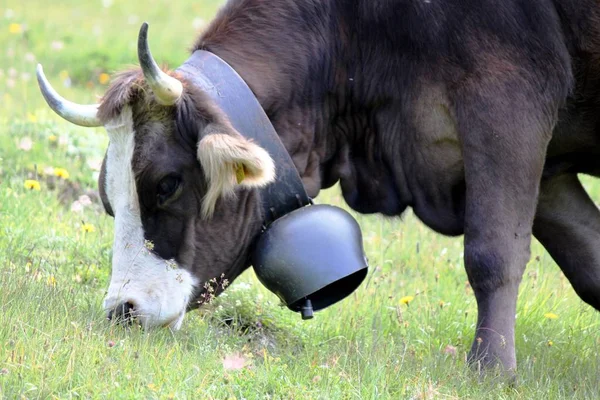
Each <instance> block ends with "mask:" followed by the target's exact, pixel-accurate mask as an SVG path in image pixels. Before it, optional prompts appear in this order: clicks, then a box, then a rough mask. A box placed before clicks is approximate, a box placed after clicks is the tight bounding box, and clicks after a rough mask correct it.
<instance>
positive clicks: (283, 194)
mask: <svg viewBox="0 0 600 400" xmlns="http://www.w3.org/2000/svg"><path fill="white" fill-rule="evenodd" d="M177 72H182V73H183V74H184V75H185V76H186V78H187V79H188V80H189V81H190V82H191V83H193V84H194V85H196V86H198V87H199V88H201V89H202V90H203V91H204V92H206V93H207V94H208V95H209V96H210V97H211V98H212V99H213V100H214V101H215V102H216V103H217V105H218V106H219V107H220V108H221V110H223V112H225V114H226V115H227V116H228V117H229V120H230V122H231V124H232V125H233V127H234V128H235V129H237V131H238V132H240V134H242V135H243V136H244V137H246V138H249V139H252V140H253V141H254V142H255V143H256V144H258V145H259V146H261V147H262V148H263V149H265V150H266V151H268V152H269V154H270V155H271V157H272V158H273V161H274V162H275V168H276V179H275V181H274V182H272V183H271V184H269V185H268V186H266V187H265V188H263V189H262V199H263V210H264V219H265V220H264V225H265V226H268V225H269V224H271V223H272V222H273V221H275V220H276V219H277V218H280V217H282V216H284V215H285V214H287V213H289V212H291V211H294V210H295V209H297V208H301V207H304V206H305V205H307V204H310V203H311V202H312V201H311V199H310V198H309V197H308V195H307V194H306V190H305V189H304V185H303V184H302V180H301V179H300V175H299V174H298V171H297V170H296V166H295V165H294V163H293V162H292V158H291V157H290V155H289V153H288V152H287V150H286V149H285V147H284V146H283V143H281V140H280V139H279V136H278V135H277V132H276V131H275V128H273V125H272V124H271V121H269V118H268V117H267V114H265V111H264V110H263V108H262V107H261V105H260V103H259V102H258V100H257V99H256V97H255V96H254V93H252V91H251V89H250V88H249V87H248V85H246V82H244V80H243V79H242V78H241V77H240V76H239V75H238V74H237V72H236V71H235V70H234V69H233V68H232V67H231V66H230V65H229V64H227V63H226V62H225V61H223V60H222V59H221V58H219V57H218V56H216V55H215V54H213V53H210V52H208V51H205V50H196V51H195V52H194V53H193V54H192V55H191V56H190V58H188V59H187V60H186V62H185V63H184V64H183V65H182V66H180V67H179V68H177Z"/></svg>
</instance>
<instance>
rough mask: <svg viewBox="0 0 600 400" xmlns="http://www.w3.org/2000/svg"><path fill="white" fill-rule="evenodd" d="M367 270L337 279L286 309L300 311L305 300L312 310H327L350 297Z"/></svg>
mask: <svg viewBox="0 0 600 400" xmlns="http://www.w3.org/2000/svg"><path fill="white" fill-rule="evenodd" d="M367 271H368V268H363V269H361V270H359V271H356V272H354V273H352V274H350V275H348V276H346V277H344V278H342V279H339V280H337V281H335V282H333V283H330V284H329V285H327V286H325V287H323V288H321V289H319V290H317V291H316V292H314V293H311V294H309V295H307V296H306V297H303V298H302V299H300V300H298V301H295V302H293V303H292V304H290V305H289V306H288V307H289V309H290V310H292V311H298V312H301V311H302V307H303V306H304V305H305V304H306V301H307V299H308V300H310V302H311V303H312V310H313V311H318V310H322V309H324V308H327V307H329V306H331V305H333V304H335V303H337V302H338V301H340V300H343V299H344V298H345V297H347V296H348V295H350V294H351V293H352V292H354V291H355V290H356V288H358V286H359V285H360V284H361V282H362V281H363V280H364V279H365V277H366V276H367Z"/></svg>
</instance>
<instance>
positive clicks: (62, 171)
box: [54, 168, 69, 179]
mask: <svg viewBox="0 0 600 400" xmlns="http://www.w3.org/2000/svg"><path fill="white" fill-rule="evenodd" d="M54 175H56V176H58V177H59V178H63V179H69V172H68V171H67V170H66V169H64V168H54Z"/></svg>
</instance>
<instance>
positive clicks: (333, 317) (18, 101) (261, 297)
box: [0, 0, 600, 399]
mask: <svg viewBox="0 0 600 400" xmlns="http://www.w3.org/2000/svg"><path fill="white" fill-rule="evenodd" d="M150 4H151V5H150ZM220 4H221V3H220V2H219V1H216V0H204V1H198V2H191V1H190V2H173V1H166V0H156V1H154V2H151V3H150V2H143V1H141V0H130V1H120V0H94V1H85V2H82V1H76V0H56V1H53V2H51V3H50V2H47V1H43V0H27V1H17V0H4V1H3V2H2V5H1V6H0V399H72V398H77V399H79V398H83V399H459V398H460V399H559V398H569V399H571V398H577V399H587V398H597V397H598V393H599V384H600V362H599V359H598V350H599V347H600V340H599V336H598V329H599V325H600V314H598V313H597V312H596V311H594V310H593V309H592V308H591V307H590V306H588V305H586V304H584V303H583V302H582V301H581V300H580V299H579V298H578V297H577V295H576V294H575V293H574V291H573V289H572V288H571V286H570V285H569V283H568V281H567V280H566V279H565V277H564V276H563V275H562V273H561V272H560V269H559V268H558V267H557V266H556V264H555V263H554V262H553V260H552V259H551V257H550V256H549V255H548V254H547V253H546V252H545V251H544V249H543V248H542V247H541V246H540V245H539V243H537V242H536V241H534V242H533V243H532V256H531V260H530V262H529V264H528V266H527V269H526V272H525V275H524V278H523V283H522V285H521V289H520V297H519V302H518V309H517V333H516V347H517V362H518V365H519V369H518V376H519V380H518V384H517V385H515V386H509V385H506V384H504V383H503V381H502V380H501V379H498V378H497V377H495V376H494V375H493V374H491V375H490V376H488V377H486V378H481V379H480V378H478V377H477V375H476V374H474V373H473V371H472V370H471V369H469V368H468V367H467V366H466V364H465V357H466V353H467V351H468V350H469V347H470V344H471V340H472V338H473V332H474V325H475V321H476V304H475V299H474V297H473V294H472V291H471V289H470V287H469V285H468V282H467V277H466V273H465V271H464V268H463V260H462V238H461V237H458V238H448V237H443V236H441V235H438V234H435V233H433V232H432V231H431V230H429V229H428V228H427V227H425V226H424V225H423V224H422V223H420V222H419V221H418V220H417V219H416V218H415V217H414V216H413V215H412V214H411V212H410V211H409V212H407V213H406V215H404V216H403V217H402V218H396V219H389V218H384V217H381V216H361V215H358V214H356V213H352V214H353V215H354V216H355V217H356V219H357V220H358V221H359V223H360V225H361V227H362V231H363V239H364V245H365V249H366V251H367V255H368V258H369V263H370V269H369V274H368V276H367V278H366V279H365V281H364V282H363V284H362V285H361V286H360V287H359V289H358V290H356V291H355V292H354V293H353V294H352V295H350V296H349V297H348V298H346V299H345V300H344V301H342V302H340V303H338V304H336V305H334V306H332V307H330V308H328V309H326V310H323V311H319V312H317V313H316V314H315V318H314V319H312V320H308V321H303V320H301V318H300V316H299V315H298V314H295V313H292V312H290V311H289V310H287V308H285V307H282V306H281V305H280V304H279V301H278V299H277V298H276V296H275V295H274V294H272V293H271V292H269V291H268V290H267V289H266V288H264V287H263V286H262V285H261V284H260V283H259V281H258V280H257V278H256V277H255V275H254V272H253V271H252V269H249V270H247V271H246V272H245V273H244V274H243V275H242V276H241V277H239V278H238V279H237V280H236V281H235V282H233V284H232V285H231V286H230V287H229V288H228V289H227V291H226V292H225V293H224V294H223V295H222V296H220V297H218V298H217V299H215V300H214V301H213V302H212V303H211V304H210V305H207V306H206V307H204V308H202V309H201V310H198V311H193V312H191V313H188V315H187V317H186V320H185V321H184V324H183V328H182V329H181V330H180V331H177V332H171V331H169V330H166V329H163V330H153V331H143V330H141V329H139V328H137V327H135V326H133V327H131V328H130V329H124V328H122V327H119V326H116V325H112V324H110V323H109V322H108V321H106V319H105V316H104V313H103V311H102V299H103V296H104V293H105V290H106V288H107V285H108V281H109V276H110V254H111V246H112V232H113V225H112V219H111V218H110V217H109V216H107V215H105V214H104V211H103V209H102V207H101V205H100V202H99V199H98V195H97V182H96V179H97V176H98V170H99V167H100V163H101V160H102V157H103V155H104V151H105V149H106V145H107V141H108V140H107V137H106V134H105V133H104V131H103V130H102V129H101V128H98V129H96V128H94V129H89V128H88V129H86V128H80V127H76V126H73V125H71V124H69V123H67V122H66V121H64V120H62V119H60V117H58V116H56V115H55V114H54V113H53V112H52V111H51V110H50V109H49V108H48V107H47V105H46V104H45V102H44V100H43V98H42V97H41V94H40V93H39V90H38V87H37V82H36V79H35V66H36V64H37V63H38V62H39V63H42V65H43V66H44V71H45V73H46V76H47V77H48V79H49V80H50V81H51V83H52V84H53V85H54V87H55V88H56V89H57V90H58V91H59V92H60V93H61V94H62V95H63V96H65V97H66V98H68V99H71V100H73V101H76V102H78V103H92V102H96V101H97V100H98V98H99V96H101V95H102V94H103V92H104V90H105V89H106V88H107V85H108V84H109V82H110V78H111V76H112V75H113V74H114V73H115V72H116V71H118V70H120V69H121V68H123V67H126V66H129V65H132V64H135V63H137V56H136V52H135V45H136V38H137V33H138V30H139V27H140V25H141V23H142V22H143V21H147V22H148V23H149V24H150V27H151V31H150V32H151V33H150V45H151V48H152V52H153V54H154V56H155V58H156V59H157V60H159V62H164V63H167V64H168V65H170V66H171V67H176V66H178V65H179V64H180V63H182V62H183V61H184V60H185V59H186V58H187V56H188V52H187V49H188V47H189V46H191V45H192V43H193V41H194V37H195V35H196V34H197V33H198V32H200V31H201V30H202V29H203V27H204V26H206V23H207V21H209V20H210V18H211V17H212V16H213V15H214V13H215V11H216V10H217V8H218V7H219V5H220ZM582 179H584V182H585V185H586V187H587V188H588V189H589V190H590V192H591V194H592V195H593V197H594V198H595V199H600V185H599V184H598V183H597V182H596V181H594V180H592V179H590V178H587V177H582ZM316 201H317V202H320V203H331V204H335V205H339V206H341V207H344V208H346V209H347V207H346V206H345V205H344V203H343V201H342V199H341V196H340V194H339V190H338V188H333V189H330V190H328V191H326V192H323V193H322V194H321V195H320V196H319V197H318V198H317V199H316Z"/></svg>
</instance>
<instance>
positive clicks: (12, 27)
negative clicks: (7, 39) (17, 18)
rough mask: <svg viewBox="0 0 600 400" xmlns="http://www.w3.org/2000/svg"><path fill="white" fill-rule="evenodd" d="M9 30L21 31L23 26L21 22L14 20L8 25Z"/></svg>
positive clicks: (11, 31) (13, 31)
mask: <svg viewBox="0 0 600 400" xmlns="http://www.w3.org/2000/svg"><path fill="white" fill-rule="evenodd" d="M8 31H9V32H10V33H14V34H17V33H21V32H23V27H22V26H21V24H17V23H14V22H13V23H12V24H10V25H8Z"/></svg>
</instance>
